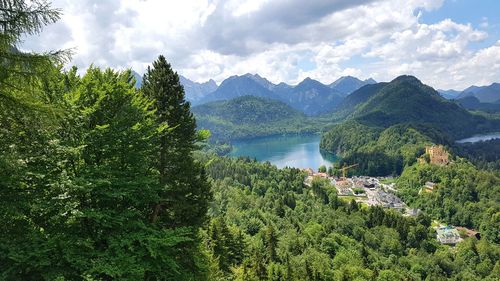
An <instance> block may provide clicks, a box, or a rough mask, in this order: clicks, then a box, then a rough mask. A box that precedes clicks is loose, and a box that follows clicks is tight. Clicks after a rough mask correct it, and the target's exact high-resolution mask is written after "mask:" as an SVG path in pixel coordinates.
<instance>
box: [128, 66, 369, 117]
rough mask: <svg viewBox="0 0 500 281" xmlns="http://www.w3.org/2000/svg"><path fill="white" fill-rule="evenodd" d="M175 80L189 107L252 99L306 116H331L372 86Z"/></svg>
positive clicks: (245, 78)
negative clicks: (272, 102)
mask: <svg viewBox="0 0 500 281" xmlns="http://www.w3.org/2000/svg"><path fill="white" fill-rule="evenodd" d="M133 75H134V77H135V78H136V80H137V83H136V87H140V85H141V76H140V75H139V74H138V73H137V72H135V71H133ZM179 78H180V82H181V84H182V85H183V86H184V91H185V93H186V99H187V100H188V101H190V102H191V103H192V104H193V105H200V104H203V103H208V102H212V101H218V100H230V99H233V98H237V97H243V96H254V97H262V98H269V99H273V100H278V101H282V102H284V103H286V104H287V105H289V106H291V107H292V108H294V109H296V110H299V111H301V112H303V113H304V114H306V115H310V116H315V115H320V114H324V113H328V112H332V111H333V110H334V109H335V108H336V107H337V106H338V105H339V104H340V103H341V102H342V100H343V99H344V98H345V97H346V96H347V95H349V94H350V93H352V92H353V91H355V90H357V89H359V88H360V87H362V86H364V85H368V84H374V83H376V81H375V80H373V79H371V78H370V79H367V80H360V79H358V78H356V77H352V76H344V77H341V78H339V79H337V80H336V81H335V82H333V83H332V84H330V85H325V84H323V83H321V82H319V81H317V80H314V79H311V78H306V79H304V80H303V81H302V82H300V83H298V84H297V85H289V84H286V83H283V82H282V83H279V84H274V83H272V82H270V81H269V80H267V79H266V78H264V77H262V76H260V75H259V74H250V73H247V74H244V75H234V76H231V77H229V78H227V79H225V80H223V81H222V83H221V84H220V85H219V86H217V84H216V83H215V81H214V80H209V81H207V82H204V83H198V82H194V81H192V80H190V79H188V78H186V77H184V76H182V75H179Z"/></svg>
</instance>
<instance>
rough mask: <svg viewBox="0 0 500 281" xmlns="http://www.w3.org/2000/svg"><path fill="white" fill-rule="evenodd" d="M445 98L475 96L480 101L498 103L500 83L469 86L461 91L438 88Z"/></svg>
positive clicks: (499, 101)
mask: <svg viewBox="0 0 500 281" xmlns="http://www.w3.org/2000/svg"><path fill="white" fill-rule="evenodd" d="M438 92H439V93H440V94H441V96H443V97H444V98H446V99H455V100H460V99H463V98H466V97H475V98H477V100H478V101H479V102H480V103H500V83H493V84H491V85H488V86H470V87H468V88H466V89H465V90H463V91H456V90H438Z"/></svg>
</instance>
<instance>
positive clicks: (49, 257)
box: [0, 1, 210, 280]
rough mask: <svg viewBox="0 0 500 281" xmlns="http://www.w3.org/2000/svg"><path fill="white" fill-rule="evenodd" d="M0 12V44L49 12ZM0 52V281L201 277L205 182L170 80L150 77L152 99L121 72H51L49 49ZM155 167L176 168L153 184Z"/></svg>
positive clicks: (157, 174)
mask: <svg viewBox="0 0 500 281" xmlns="http://www.w3.org/2000/svg"><path fill="white" fill-rule="evenodd" d="M1 5H2V6H1V8H2V9H1V11H0V15H1V16H2V21H3V20H7V22H9V23H13V25H12V26H10V25H8V24H2V28H4V29H3V30H2V38H1V39H2V40H6V39H7V40H8V41H2V44H3V43H5V42H7V44H13V43H15V42H16V38H17V37H16V36H20V35H21V34H23V33H33V32H36V31H38V30H39V29H40V27H41V26H42V25H43V24H45V23H48V22H52V21H53V20H55V19H56V18H57V16H58V11H55V10H51V9H50V6H49V5H48V4H46V3H45V2H44V1H30V2H27V3H25V2H24V1H2V2H1ZM16 21H17V22H16ZM15 28H18V29H15ZM9 36H11V37H12V38H11V37H9ZM10 47H13V45H12V46H10ZM10 47H9V48H7V47H5V45H2V46H0V57H1V58H2V64H1V67H2V73H1V82H2V83H0V203H1V204H0V218H1V221H2V224H1V225H0V233H1V235H0V279H1V280H112V279H119V280H194V279H206V276H205V275H204V272H205V269H204V268H205V267H204V263H203V259H202V257H203V255H204V254H203V253H201V252H200V251H199V249H198V245H199V242H198V240H197V238H198V228H199V226H200V225H201V223H202V222H203V219H204V214H205V213H206V209H207V202H208V199H209V198H210V191H209V188H210V186H209V185H208V183H207V181H206V178H205V176H204V173H203V170H202V168H201V166H200V165H199V164H197V163H196V162H195V161H194V159H193V158H192V157H191V153H192V151H193V150H194V149H195V147H194V141H195V140H197V137H196V132H195V121H194V118H193V117H192V115H191V113H190V112H189V104H188V103H186V102H185V101H184V94H183V91H182V88H179V87H178V86H177V84H178V83H176V81H178V77H177V75H176V74H174V73H173V72H171V70H170V72H168V71H166V72H162V73H160V74H159V75H151V76H149V77H148V78H150V80H149V81H154V83H156V84H157V85H161V87H162V89H161V90H163V92H161V93H160V94H162V98H160V97H159V96H158V95H157V92H159V91H160V89H156V88H148V89H144V90H145V92H147V93H146V95H144V94H143V93H142V92H141V91H139V90H137V89H136V88H135V81H134V79H133V77H132V74H131V72H130V71H124V72H116V71H113V70H111V69H106V70H101V69H99V68H96V67H90V68H88V69H87V71H86V73H85V75H83V76H82V77H80V76H79V75H77V70H76V68H72V69H70V70H69V71H62V70H61V68H60V67H56V66H54V65H53V64H52V63H53V62H54V60H53V58H54V57H56V54H46V55H44V54H23V53H20V52H19V51H17V50H15V49H13V48H10ZM152 72H154V70H152ZM164 74H170V75H164ZM153 76H154V77H153ZM174 91H175V92H174ZM155 94H156V95H155ZM158 103H162V106H163V109H164V110H163V111H162V108H161V107H159V106H155V105H157V104H158ZM165 108H166V109H167V110H165ZM158 114H162V116H166V117H167V118H165V119H162V118H158ZM172 116H175V117H172ZM179 116H180V119H179ZM176 118H177V119H176ZM176 121H177V122H176ZM179 132H181V133H179ZM166 139H167V140H166ZM190 141H191V142H190ZM165 144H166V145H167V146H168V153H169V156H168V158H167V159H160V158H161V157H160V155H158V154H159V153H158V151H160V150H159V147H165ZM179 154H180V156H178V158H177V159H175V158H174V157H173V155H179ZM180 158H182V161H180V160H179V159H180ZM159 163H161V164H163V165H166V166H168V169H171V170H174V171H178V170H180V169H182V170H185V171H186V172H184V173H181V172H178V173H176V176H177V177H174V178H165V179H163V178H161V175H162V174H163V170H162V168H163V166H161V165H159ZM171 170H170V171H171ZM170 171H169V172H170ZM172 194H175V195H177V197H175V196H172ZM178 196H182V197H183V198H181V199H183V200H181V199H179V197H178ZM174 200H175V203H177V204H170V203H171V202H173V201H174ZM165 203H169V205H168V208H160V212H158V213H156V212H155V210H156V209H157V208H156V206H158V205H159V204H160V207H163V205H162V204H165ZM186 210H189V211H186ZM155 216H156V217H157V219H153V217H155Z"/></svg>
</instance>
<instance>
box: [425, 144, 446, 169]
mask: <svg viewBox="0 0 500 281" xmlns="http://www.w3.org/2000/svg"><path fill="white" fill-rule="evenodd" d="M425 154H427V155H429V159H430V163H431V164H434V165H447V164H448V163H450V160H449V154H448V152H446V150H444V147H443V146H442V145H433V146H426V147H425Z"/></svg>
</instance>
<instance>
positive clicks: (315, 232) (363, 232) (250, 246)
mask: <svg viewBox="0 0 500 281" xmlns="http://www.w3.org/2000/svg"><path fill="white" fill-rule="evenodd" d="M207 172H208V174H209V176H210V178H212V184H213V186H214V202H213V204H212V205H211V207H210V208H209V215H210V218H211V219H210V223H209V224H208V226H207V227H206V229H205V230H204V231H203V237H204V238H203V240H204V244H205V246H206V247H207V251H208V252H209V256H210V258H211V263H212V268H213V269H214V271H213V272H212V275H211V277H210V280H245V281H247V280H439V279H443V280H444V279H450V280H495V279H496V278H497V276H498V274H500V271H499V270H500V267H499V264H498V253H499V250H500V249H499V248H498V245H497V244H493V243H492V242H490V240H489V239H486V238H485V239H481V240H480V241H477V240H475V239H469V240H467V241H466V242H463V243H461V244H460V245H458V246H457V248H455V249H454V250H453V251H450V250H449V248H448V246H441V245H440V244H438V243H437V241H436V240H435V239H434V238H433V237H434V233H433V230H432V228H430V227H429V226H430V224H431V219H430V218H429V217H427V216H425V215H422V214H421V215H419V216H418V217H416V218H408V217H403V216H402V215H401V214H399V213H396V212H388V211H384V210H383V209H381V208H379V207H374V208H365V207H362V206H359V205H357V204H356V203H355V202H354V201H352V202H345V201H342V200H341V199H340V198H339V197H337V195H336V192H335V191H334V190H335V189H334V188H333V187H331V186H329V185H328V184H325V183H324V182H322V181H318V182H313V186H312V188H308V187H306V186H304V185H303V184H302V181H303V178H304V174H303V172H301V171H299V170H297V169H282V170H278V169H276V167H274V166H271V165H269V164H263V163H258V162H255V161H252V160H249V159H239V160H238V159H229V158H215V159H212V160H211V161H210V164H209V166H208V168H207ZM493 229H494V228H493ZM485 235H486V236H485V237H487V238H491V237H493V236H490V233H489V232H488V234H487V232H486V231H485ZM495 263H496V265H495Z"/></svg>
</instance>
